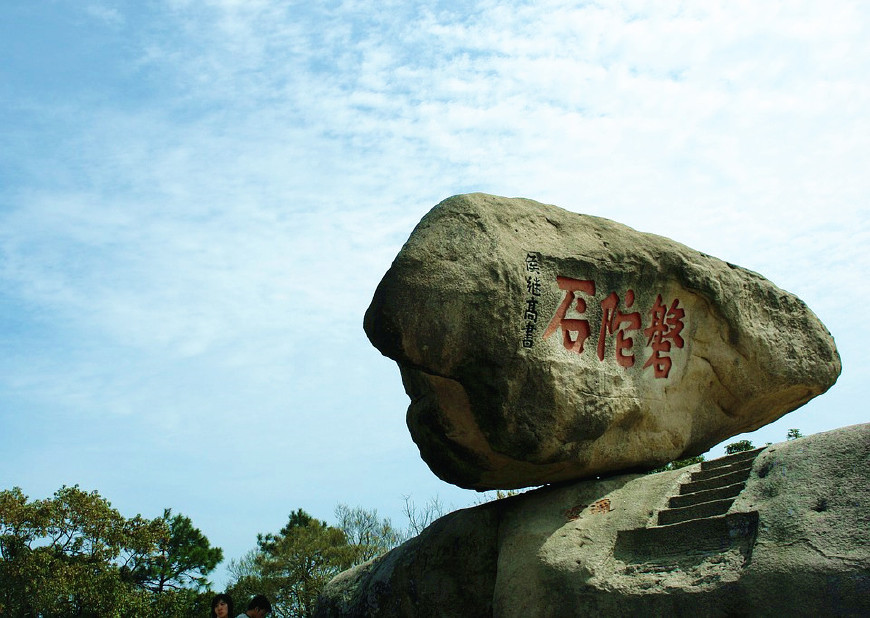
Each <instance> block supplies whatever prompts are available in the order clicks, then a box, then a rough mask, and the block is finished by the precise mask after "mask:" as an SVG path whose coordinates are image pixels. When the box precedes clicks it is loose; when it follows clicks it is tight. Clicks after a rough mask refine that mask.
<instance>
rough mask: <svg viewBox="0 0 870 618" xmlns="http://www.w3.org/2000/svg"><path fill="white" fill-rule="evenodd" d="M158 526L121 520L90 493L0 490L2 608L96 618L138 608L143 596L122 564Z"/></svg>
mask: <svg viewBox="0 0 870 618" xmlns="http://www.w3.org/2000/svg"><path fill="white" fill-rule="evenodd" d="M157 534H158V526H156V525H155V524H154V523H153V522H149V521H148V520H146V519H143V518H142V517H140V516H138V515H137V516H136V517H134V518H132V519H129V520H128V519H125V518H124V517H122V516H121V514H120V513H119V512H118V511H117V510H115V509H113V508H112V507H111V504H110V503H109V502H108V501H107V500H105V499H104V498H102V497H101V496H100V495H99V494H98V493H97V492H96V491H94V492H90V493H89V492H85V491H82V490H81V489H79V488H78V486H74V487H66V486H64V487H61V488H60V489H59V490H58V491H57V492H55V494H54V497H53V498H51V499H47V500H34V501H32V502H31V501H29V500H28V498H27V496H25V495H24V494H23V493H22V491H21V489H20V488H17V487H16V488H13V489H12V490H5V491H3V492H0V605H2V606H3V607H4V608H5V609H4V611H5V612H6V613H7V614H8V615H11V616H25V617H27V616H44V617H52V616H94V615H111V614H119V613H122V614H123V613H125V612H131V611H139V610H141V609H142V608H143V607H144V606H146V605H147V599H144V598H143V597H141V595H138V594H136V592H135V591H134V590H133V589H132V587H131V586H129V584H128V583H126V582H125V581H124V579H123V577H122V571H121V569H122V567H123V565H124V564H125V563H126V562H128V561H129V560H131V559H133V558H134V556H136V555H138V554H141V553H143V552H147V551H148V550H149V549H150V548H151V547H153V545H154V542H155V540H156V537H157Z"/></svg>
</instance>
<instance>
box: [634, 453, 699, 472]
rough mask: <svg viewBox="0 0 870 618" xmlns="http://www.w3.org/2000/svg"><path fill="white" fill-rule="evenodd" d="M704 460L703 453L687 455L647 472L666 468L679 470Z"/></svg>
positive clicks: (660, 470) (663, 470) (665, 469)
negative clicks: (694, 455)
mask: <svg viewBox="0 0 870 618" xmlns="http://www.w3.org/2000/svg"><path fill="white" fill-rule="evenodd" d="M702 461H704V456H703V455H698V456H696V457H687V458H686V459H675V460H674V461H671V462H668V463H666V464H665V465H663V466H660V467H658V468H656V469H654V470H650V471H649V472H648V474H655V473H656V472H665V471H667V470H679V469H680V468H685V467H686V466H692V465H694V464H696V463H701V462H702Z"/></svg>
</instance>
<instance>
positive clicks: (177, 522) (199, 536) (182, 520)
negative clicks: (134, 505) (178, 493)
mask: <svg viewBox="0 0 870 618" xmlns="http://www.w3.org/2000/svg"><path fill="white" fill-rule="evenodd" d="M155 521H156V522H159V524H162V525H161V526H160V534H159V536H158V538H157V542H156V547H155V548H154V551H151V552H149V553H146V554H142V555H139V556H137V560H136V563H135V565H134V566H133V568H132V569H131V577H132V579H133V581H134V582H136V583H137V584H138V585H139V586H141V587H143V588H145V589H147V590H151V591H152V592H157V593H163V592H166V591H168V590H181V589H182V588H193V589H200V588H204V589H207V588H208V584H209V583H208V579H207V575H208V574H209V573H211V572H212V571H213V570H214V568H215V567H216V566H217V565H218V563H219V562H220V561H221V560H222V559H223V551H222V550H221V548H220V547H212V546H211V544H210V543H209V540H208V539H207V538H206V537H205V535H203V533H202V532H200V530H199V529H198V528H195V527H194V526H193V522H192V521H191V520H190V518H189V517H185V516H184V515H181V514H176V515H173V514H172V509H165V510H164V511H163V517H161V518H158V519H157V520H155Z"/></svg>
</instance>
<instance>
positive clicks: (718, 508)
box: [316, 424, 870, 618]
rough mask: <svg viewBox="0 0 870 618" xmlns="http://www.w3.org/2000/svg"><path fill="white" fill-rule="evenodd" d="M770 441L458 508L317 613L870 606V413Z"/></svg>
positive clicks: (621, 612) (687, 611)
mask: <svg viewBox="0 0 870 618" xmlns="http://www.w3.org/2000/svg"><path fill="white" fill-rule="evenodd" d="M759 451H760V452H759ZM759 451H756V452H751V453H746V454H741V455H739V456H737V457H732V458H723V459H720V460H714V461H711V462H704V463H702V464H697V465H694V466H690V467H688V468H683V469H680V470H674V471H669V472H661V473H658V474H650V475H637V474H628V475H621V476H614V477H610V478H606V479H601V480H589V481H580V482H575V483H570V484H564V485H561V486H550V487H544V488H540V489H536V490H532V491H529V492H527V493H524V494H521V495H518V496H514V497H511V498H507V499H502V500H497V501H494V502H490V503H487V504H484V505H481V506H478V507H474V508H470V509H465V510H461V511H457V512H454V513H450V514H448V515H446V516H444V517H442V518H441V519H439V520H437V521H436V522H435V523H433V524H432V525H431V526H430V527H429V528H427V529H426V530H424V531H423V533H422V534H420V535H419V536H418V537H415V538H414V539H411V540H410V541H408V542H407V543H405V544H404V545H402V546H400V547H397V548H396V549H394V550H392V551H391V552H389V553H388V554H386V555H384V556H382V557H380V558H377V559H375V560H373V561H370V562H367V563H365V564H363V565H361V566H359V567H356V568H354V569H352V570H350V571H345V572H344V573H342V574H340V575H338V576H337V577H336V578H334V579H333V580H332V581H331V582H330V583H329V584H328V585H327V587H326V588H325V590H324V592H323V594H322V595H321V598H320V600H319V603H318V607H317V612H316V616H318V617H319V618H327V617H330V616H342V617H355V616H360V617H361V616H414V617H428V616H432V617H435V616H438V617H451V616H457V617H460V616H461V617H463V618H465V617H469V616H500V617H503V618H511V617H513V616H517V617H523V618H537V617H542V618H550V617H552V618H556V617H559V618H562V617H566V616H578V617H579V616H589V615H613V616H665V615H667V616H691V617H699V616H867V615H870V537H868V535H867V530H868V529H870V483H868V469H870V424H865V425H855V426H851V427H844V428H842V429H838V430H835V431H830V432H826V433H822V434H816V435H813V436H808V437H806V438H801V439H798V440H794V441H789V442H783V443H779V444H775V445H772V446H769V447H767V448H764V449H759Z"/></svg>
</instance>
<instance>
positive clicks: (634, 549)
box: [614, 448, 764, 562]
mask: <svg viewBox="0 0 870 618" xmlns="http://www.w3.org/2000/svg"><path fill="white" fill-rule="evenodd" d="M763 450H764V448H758V449H755V450H752V451H744V452H741V453H735V454H733V455H726V456H725V457H720V458H719V459H714V460H712V461H705V462H702V463H701V467H700V469H699V470H698V471H697V472H693V473H692V474H691V476H690V477H689V480H688V481H687V482H684V483H682V484H681V485H680V486H679V488H678V491H677V493H676V495H674V496H671V497H670V498H669V499H668V505H667V507H665V508H663V509H661V510H660V511H658V512H657V513H655V514H654V515H653V517H652V518H651V519H650V524H649V525H647V526H646V527H645V528H636V529H634V530H620V531H619V532H618V534H617V539H616V547H615V548H614V553H615V555H616V557H617V558H620V559H623V560H627V561H631V562H672V561H675V560H677V561H683V560H690V561H696V560H697V559H703V558H704V557H706V556H709V555H710V554H711V553H720V552H726V551H728V550H730V549H733V548H737V549H738V550H740V551H741V553H743V554H744V556H748V554H749V552H751V549H752V544H753V543H754V540H755V532H756V530H757V529H758V513H757V512H749V513H731V514H728V509H730V508H731V505H732V504H734V500H735V499H736V498H737V496H738V495H739V494H740V492H741V491H742V490H743V488H744V487H745V486H746V480H747V479H748V478H749V473H750V471H751V469H752V464H753V462H754V461H755V458H756V457H758V454H759V453H761V451H763Z"/></svg>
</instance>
